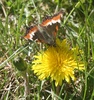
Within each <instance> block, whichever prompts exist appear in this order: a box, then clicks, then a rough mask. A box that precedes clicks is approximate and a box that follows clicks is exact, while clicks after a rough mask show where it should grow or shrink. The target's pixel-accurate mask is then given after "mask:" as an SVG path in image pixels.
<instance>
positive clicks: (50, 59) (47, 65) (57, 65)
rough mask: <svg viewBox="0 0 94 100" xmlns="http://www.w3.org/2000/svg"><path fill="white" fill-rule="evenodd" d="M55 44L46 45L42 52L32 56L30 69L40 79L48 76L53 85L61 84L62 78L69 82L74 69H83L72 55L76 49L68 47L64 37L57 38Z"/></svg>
mask: <svg viewBox="0 0 94 100" xmlns="http://www.w3.org/2000/svg"><path fill="white" fill-rule="evenodd" d="M56 43H57V46H56V47H53V46H50V47H48V49H47V50H45V51H44V52H41V53H38V55H36V56H34V57H35V60H34V61H33V66H32V69H33V70H34V73H35V74H36V75H37V76H38V78H39V79H40V80H43V79H45V78H48V77H50V79H51V81H53V80H54V81H55V85H56V86H57V85H61V84H62V80H66V81H67V82H70V77H71V79H72V80H75V76H74V69H79V70H82V69H84V64H83V63H82V62H80V61H79V62H77V61H76V59H75V58H76V57H75V55H74V51H76V49H70V47H69V45H68V44H67V42H66V39H65V40H63V41H60V40H58V39H57V41H56Z"/></svg>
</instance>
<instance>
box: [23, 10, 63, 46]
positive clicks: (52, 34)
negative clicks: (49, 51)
mask: <svg viewBox="0 0 94 100" xmlns="http://www.w3.org/2000/svg"><path fill="white" fill-rule="evenodd" d="M63 14H64V12H63V10H61V11H59V12H58V13H56V14H55V15H53V16H46V17H45V19H44V20H43V21H42V23H41V24H38V25H35V26H31V27H29V29H27V31H26V35H25V36H24V38H25V39H26V40H31V41H39V42H41V43H46V44H48V45H51V46H55V45H56V34H57V31H58V29H59V27H60V22H61V18H62V17H63Z"/></svg>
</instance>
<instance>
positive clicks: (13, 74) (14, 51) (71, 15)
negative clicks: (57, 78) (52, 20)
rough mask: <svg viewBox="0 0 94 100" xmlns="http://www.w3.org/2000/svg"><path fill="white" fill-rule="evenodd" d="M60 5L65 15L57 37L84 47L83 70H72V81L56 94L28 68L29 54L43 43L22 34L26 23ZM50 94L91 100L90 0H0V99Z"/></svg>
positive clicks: (37, 99) (93, 37)
mask: <svg viewBox="0 0 94 100" xmlns="http://www.w3.org/2000/svg"><path fill="white" fill-rule="evenodd" d="M61 8H63V9H65V15H64V18H63V20H62V23H61V28H60V32H59V34H58V37H60V38H61V39H63V37H64V38H67V39H68V40H69V41H70V43H71V45H72V46H73V47H74V46H75V45H79V48H80V49H81V50H83V51H84V55H82V58H83V60H84V63H85V72H84V73H78V74H76V77H77V81H76V82H75V83H70V84H67V83H66V82H64V83H63V85H62V87H61V90H60V92H59V95H56V94H54V93H53V92H52V91H51V88H52V86H51V84H50V83H49V81H40V80H38V79H37V77H36V76H35V75H34V73H33V71H32V70H31V66H32V60H33V55H34V54H36V53H37V52H38V51H39V50H40V49H42V47H43V46H42V45H39V44H37V43H30V42H29V41H25V40H24V39H23V36H24V34H25V32H26V26H28V27H29V26H31V25H35V24H38V23H40V22H41V21H42V18H43V17H44V16H45V15H53V14H54V13H55V12H57V11H59V10H60V9H61ZM16 61H18V62H17V63H16ZM26 73H28V76H27V74H26ZM53 95H56V96H57V98H58V99H57V100H94V0H0V100H25V99H26V100H43V99H44V100H52V99H53Z"/></svg>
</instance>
